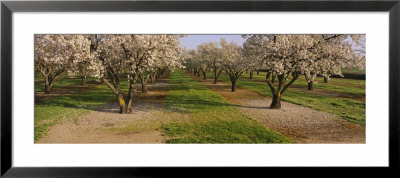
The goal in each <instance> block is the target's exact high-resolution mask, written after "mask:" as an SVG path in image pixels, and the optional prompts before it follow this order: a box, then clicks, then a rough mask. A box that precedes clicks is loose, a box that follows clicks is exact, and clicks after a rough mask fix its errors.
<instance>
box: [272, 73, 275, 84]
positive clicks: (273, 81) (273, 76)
mask: <svg viewBox="0 0 400 178" xmlns="http://www.w3.org/2000/svg"><path fill="white" fill-rule="evenodd" d="M275 78H276V74H272V80H271V82H272V83H275Z"/></svg>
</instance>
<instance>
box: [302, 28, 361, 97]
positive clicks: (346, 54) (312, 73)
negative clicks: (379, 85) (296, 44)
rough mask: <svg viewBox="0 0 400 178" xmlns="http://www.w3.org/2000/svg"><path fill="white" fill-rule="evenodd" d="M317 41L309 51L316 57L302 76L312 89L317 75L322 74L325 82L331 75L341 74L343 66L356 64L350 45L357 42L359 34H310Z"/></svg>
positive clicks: (309, 88)
mask: <svg viewBox="0 0 400 178" xmlns="http://www.w3.org/2000/svg"><path fill="white" fill-rule="evenodd" d="M312 37H313V38H314V39H315V41H318V43H317V44H315V45H314V46H313V47H312V48H310V49H309V52H310V53H312V54H313V55H314V57H315V58H316V59H317V60H316V61H315V62H313V63H310V64H309V66H308V67H309V68H310V70H307V71H305V73H304V76H305V78H306V81H307V83H308V90H312V89H313V84H314V82H315V78H316V77H317V75H320V76H323V77H324V81H325V82H327V81H328V79H329V77H330V76H331V75H337V76H342V77H343V74H342V69H343V68H345V67H354V66H358V62H356V61H357V60H358V59H357V57H356V56H355V55H354V51H353V48H352V45H353V44H355V43H359V39H360V35H340V34H336V35H312Z"/></svg>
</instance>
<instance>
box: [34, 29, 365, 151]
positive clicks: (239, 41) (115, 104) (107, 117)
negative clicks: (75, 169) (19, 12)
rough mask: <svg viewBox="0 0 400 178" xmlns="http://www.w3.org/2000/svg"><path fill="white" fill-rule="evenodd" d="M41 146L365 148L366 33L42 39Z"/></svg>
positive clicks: (37, 47) (37, 43) (37, 75)
mask: <svg viewBox="0 0 400 178" xmlns="http://www.w3.org/2000/svg"><path fill="white" fill-rule="evenodd" d="M34 60H35V63H34V69H35V72H34V82H35V83H34V99H35V105H34V138H32V139H34V143H36V144H47V143H50V144H71V143H72V144H73V143H77V144H85V143H93V144H95V143H96V144H110V143H116V144H118V143H128V144H202V143H203V144H204V143H205V144H213V143H214V144H218V143H219V144H365V143H366V123H367V122H366V111H365V109H366V108H365V106H366V99H365V93H366V89H365V83H366V78H365V76H366V70H365V66H366V35H365V34H35V35H34Z"/></svg>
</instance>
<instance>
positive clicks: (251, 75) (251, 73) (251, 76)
mask: <svg viewBox="0 0 400 178" xmlns="http://www.w3.org/2000/svg"><path fill="white" fill-rule="evenodd" d="M252 79H253V71H251V72H250V80H252Z"/></svg>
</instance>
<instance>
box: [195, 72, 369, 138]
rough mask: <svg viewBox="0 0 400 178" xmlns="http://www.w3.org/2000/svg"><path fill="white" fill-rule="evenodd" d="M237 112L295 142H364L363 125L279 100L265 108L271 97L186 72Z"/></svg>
mask: <svg viewBox="0 0 400 178" xmlns="http://www.w3.org/2000/svg"><path fill="white" fill-rule="evenodd" d="M187 74H188V75H190V76H192V77H193V78H194V79H196V80H197V81H199V82H201V83H203V84H204V85H206V86H207V87H208V88H209V89H211V90H212V91H214V92H215V93H217V94H219V95H221V96H222V97H224V98H225V99H226V100H228V101H229V102H231V103H232V104H233V105H235V106H236V107H237V108H238V109H239V110H240V111H242V112H243V113H246V114H248V115H249V116H251V117H252V118H254V119H256V120H258V121H259V122H260V123H262V124H264V125H265V126H267V127H268V128H270V129H272V130H275V131H277V132H279V133H282V134H283V135H285V136H288V137H290V138H292V139H293V140H294V141H295V142H297V143H365V126H361V125H357V124H353V123H350V122H347V121H345V120H343V119H340V118H338V117H337V116H334V115H332V114H329V113H325V112H321V111H316V110H313V109H311V108H307V107H303V106H300V105H295V104H291V103H288V102H284V101H281V104H282V109H269V105H270V104H271V101H272V100H271V98H269V97H265V96H262V95H260V94H258V93H255V92H252V91H249V90H246V89H243V88H240V87H238V86H237V88H236V92H231V84H230V83H224V82H219V83H218V84H213V83H212V82H213V79H207V80H203V78H202V77H197V76H194V75H191V74H189V73H187Z"/></svg>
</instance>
